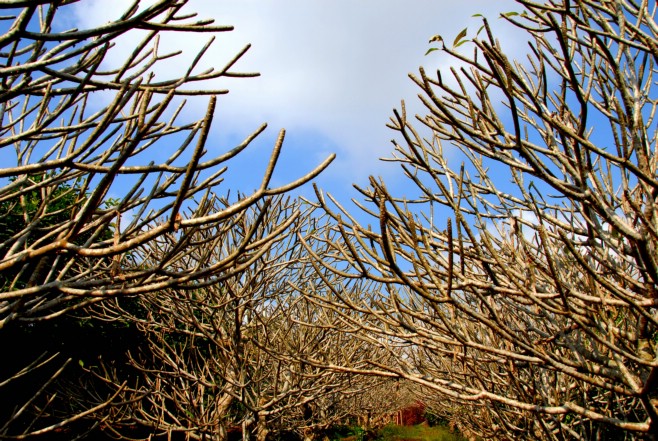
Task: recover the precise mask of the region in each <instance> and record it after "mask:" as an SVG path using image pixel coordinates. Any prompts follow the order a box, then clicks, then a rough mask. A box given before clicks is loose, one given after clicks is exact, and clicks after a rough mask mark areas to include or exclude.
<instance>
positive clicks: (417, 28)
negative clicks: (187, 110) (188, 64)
mask: <svg viewBox="0 0 658 441" xmlns="http://www.w3.org/2000/svg"><path fill="white" fill-rule="evenodd" d="M131 3H132V0H121V1H117V0H114V1H111V2H110V1H105V0H96V1H93V0H92V1H86V2H81V3H79V4H78V5H79V6H77V7H76V11H77V20H78V21H79V22H81V23H82V25H83V26H90V25H93V24H97V23H102V22H105V21H107V20H109V19H111V18H114V17H117V16H118V15H119V14H120V13H121V12H122V11H123V10H125V8H126V7H127V6H128V5H129V4H131ZM512 8H513V3H512V2H511V1H509V0H505V1H503V0H499V1H497V2H492V1H490V0H467V1H465V2H460V3H458V4H457V5H456V4H455V2H454V1H452V0H413V1H401V0H331V1H329V0H315V1H308V0H277V1H274V0H230V1H229V0H216V1H211V0H192V1H191V2H190V4H189V5H188V6H187V10H189V11H197V12H198V13H199V17H200V18H208V17H212V18H214V19H215V21H216V24H221V25H234V26H235V31H233V32H230V33H225V34H220V35H218V37H217V41H216V42H215V43H214V45H213V49H212V50H211V52H210V53H208V55H207V56H206V58H205V59H206V64H205V66H208V65H210V64H211V63H212V64H216V65H218V67H221V66H222V65H223V63H225V62H226V61H227V60H228V59H230V57H231V56H232V55H233V54H234V53H235V52H237V51H238V50H239V49H240V48H242V47H243V46H244V45H246V44H247V43H251V44H252V45H253V46H252V48H251V50H250V51H249V52H248V53H247V54H246V55H245V57H244V58H243V59H242V60H240V62H239V63H238V64H237V65H236V66H235V68H234V70H238V71H258V72H260V73H261V77H259V78H252V79H237V80H232V79H231V80H223V81H221V87H228V88H229V89H230V90H231V93H230V94H229V95H228V96H225V97H222V98H221V100H220V105H219V110H218V121H217V127H219V128H220V130H221V131H222V133H223V136H226V137H227V138H225V139H228V138H231V137H234V138H236V139H237V138H242V137H244V136H245V135H246V134H247V133H248V132H249V131H250V130H252V129H254V128H255V127H257V126H258V125H260V124H261V123H262V122H268V123H269V124H270V126H271V127H273V128H274V130H273V133H275V132H276V131H277V130H278V129H279V128H283V127H285V128H286V129H287V130H288V131H289V133H294V132H296V131H299V132H303V133H305V134H309V135H313V134H315V135H317V138H318V140H322V141H321V142H319V144H321V146H329V147H333V148H335V150H337V151H336V153H337V154H338V161H339V164H338V166H334V168H333V170H331V171H330V172H329V175H331V176H332V179H334V180H335V179H343V180H344V181H345V184H346V185H349V183H351V182H354V181H359V182H361V183H363V182H365V181H366V176H367V175H368V174H379V173H380V172H381V170H382V167H383V166H382V165H381V164H380V163H379V162H378V158H379V157H383V156H390V152H391V150H392V146H391V144H390V142H389V140H390V139H391V138H392V137H393V136H394V133H393V132H391V131H390V130H389V129H387V128H386V127H385V124H386V123H387V121H388V118H389V117H390V115H391V114H392V112H391V111H392V109H393V108H394V107H399V102H400V100H401V99H405V100H407V101H413V100H414V97H415V95H416V94H417V90H416V89H415V86H414V85H413V84H412V82H411V81H410V80H409V79H408V78H407V74H408V73H409V72H416V71H417V68H418V66H420V65H423V64H424V65H426V66H431V67H432V68H436V67H441V66H439V61H437V60H439V58H438V57H437V56H436V55H435V54H437V53H436V52H435V53H433V54H432V55H429V56H428V57H425V56H424V53H425V51H426V50H427V49H428V48H429V45H428V40H429V38H430V37H431V36H433V35H435V34H442V35H444V36H445V38H446V40H447V41H450V40H451V39H452V38H454V37H455V36H456V35H457V34H458V33H459V31H460V30H461V29H463V28H464V27H466V26H469V28H471V29H472V32H475V30H476V29H477V27H478V26H479V22H478V20H476V19H474V18H472V17H471V16H472V15H473V14H475V13H482V14H483V15H485V16H489V17H495V16H497V14H498V13H499V12H500V11H504V10H509V9H512ZM492 21H495V20H492ZM170 36H171V35H170ZM131 40H132V41H134V39H131ZM204 42H205V40H199V36H196V35H193V34H188V35H183V36H181V35H176V36H175V39H171V38H165V39H163V42H162V46H163V47H167V48H169V47H171V48H172V49H175V48H182V49H184V50H185V51H186V55H185V57H183V58H182V60H190V59H191V57H192V56H193V55H194V51H193V48H194V47H200V46H201V45H202V44H203V43H204ZM129 44H131V42H129V41H124V42H123V43H122V44H121V45H120V46H119V47H118V49H117V51H115V52H117V54H116V55H117V57H118V58H117V60H118V59H120V56H121V53H122V52H123V51H125V50H127V45H129ZM132 44H134V43H132ZM184 65H185V63H184V62H182V61H181V59H178V60H177V61H175V63H174V64H170V65H168V66H169V67H167V68H166V69H175V67H176V66H184ZM443 67H445V66H443ZM166 69H161V70H159V71H158V74H159V75H166ZM411 109H414V107H411ZM202 111H203V110H202V109H201V105H199V110H198V112H199V113H201V112H202ZM308 144H309V149H310V150H311V151H309V152H308V154H309V155H312V156H316V155H317V154H318V151H317V149H318V146H317V144H318V143H316V142H314V140H313V138H312V137H309V138H308ZM314 149H315V150H314ZM319 150H320V151H322V152H323V153H324V148H323V147H319ZM296 151H297V150H296ZM297 154H302V155H303V154H305V153H304V152H303V150H299V151H297ZM302 171H305V170H301V171H300V172H302ZM292 177H296V176H292Z"/></svg>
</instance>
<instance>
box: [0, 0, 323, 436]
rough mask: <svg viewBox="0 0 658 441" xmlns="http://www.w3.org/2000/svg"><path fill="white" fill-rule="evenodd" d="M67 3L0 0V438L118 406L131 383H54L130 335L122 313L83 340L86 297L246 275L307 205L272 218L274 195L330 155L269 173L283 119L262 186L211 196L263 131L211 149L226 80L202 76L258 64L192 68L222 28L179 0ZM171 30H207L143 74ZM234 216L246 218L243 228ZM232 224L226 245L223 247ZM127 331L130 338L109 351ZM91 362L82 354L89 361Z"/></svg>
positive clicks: (191, 288) (150, 338)
mask: <svg viewBox="0 0 658 441" xmlns="http://www.w3.org/2000/svg"><path fill="white" fill-rule="evenodd" d="M73 3H75V2H71V1H52V2H45V1H44V2H0V9H1V10H2V14H0V15H1V16H2V23H3V29H6V32H5V33H4V35H2V37H0V57H1V58H2V61H1V62H0V66H1V67H0V79H1V81H2V87H1V89H0V113H1V121H2V125H1V126H0V155H1V158H2V159H1V162H2V168H0V206H1V207H2V211H1V212H0V229H1V230H2V233H1V235H0V273H1V274H2V276H1V277H0V282H1V286H0V339H1V340H2V341H3V343H2V344H3V353H4V355H3V357H2V358H3V360H5V361H6V362H3V363H2V367H0V375H1V376H0V388H3V389H4V390H2V391H0V393H2V396H3V397H9V396H12V397H14V398H13V399H11V400H10V399H5V398H3V399H2V400H0V401H2V404H3V405H2V409H1V415H0V436H3V437H6V436H25V435H28V434H38V433H44V432H48V431H50V432H53V431H55V430H60V426H62V425H63V424H65V423H67V422H69V423H70V422H73V421H75V420H79V419H83V418H86V417H89V416H91V415H94V414H98V413H102V412H101V411H105V415H113V413H112V411H111V410H108V409H114V408H116V406H115V405H118V404H119V403H121V397H122V396H123V392H125V390H126V388H129V387H133V388H134V387H135V385H134V384H131V383H130V382H123V383H122V384H120V385H119V387H118V388H113V387H110V386H107V387H99V388H94V387H92V386H90V384H91V383H85V381H87V380H88V378H87V377H84V376H83V377H80V382H81V384H79V386H80V390H81V391H83V392H85V391H86V392H89V394H88V395H90V396H91V397H92V398H90V402H89V403H86V404H85V406H83V407H79V406H78V404H80V403H81V402H82V401H79V400H78V401H75V400H74V401H75V402H76V403H77V404H76V405H73V404H72V403H68V400H67V394H74V391H73V390H72V389H69V390H62V389H61V387H60V388H59V389H58V388H57V387H56V385H57V384H68V385H69V386H70V387H71V388H72V387H73V386H71V383H70V381H71V378H75V377H76V376H78V375H79V374H80V372H79V369H78V368H79V366H78V365H82V366H85V358H88V357H89V355H90V352H89V350H91V353H92V354H99V353H100V355H103V350H102V349H101V348H103V347H104V345H107V344H109V342H115V341H116V340H117V339H118V337H117V336H118V335H119V334H121V333H122V332H124V331H125V330H126V329H128V330H129V332H128V333H129V334H130V335H132V336H135V335H138V331H139V329H137V328H136V327H135V325H134V324H131V323H130V322H129V318H130V317H125V318H124V319H121V318H119V319H120V320H119V321H118V322H112V323H110V324H109V325H107V324H106V325H102V329H103V330H102V331H100V332H98V335H97V336H98V337H99V338H100V337H103V338H102V339H100V340H98V341H95V342H92V343H90V344H89V345H88V346H87V347H83V346H84V345H83V344H82V341H84V340H85V338H84V337H81V336H80V335H81V334H89V333H91V332H94V331H93V330H92V329H91V327H92V326H94V329H99V326H101V325H99V324H98V323H97V322H96V321H94V317H93V316H88V314H90V313H89V309H88V308H89V307H90V306H92V305H95V304H98V303H100V302H103V301H105V300H107V299H117V301H118V299H121V301H122V302H124V303H125V302H127V304H128V305H129V306H130V307H133V308H139V302H138V301H137V300H134V301H132V302H130V301H129V299H130V298H132V297H134V296H144V297H148V296H149V295H150V294H152V293H158V292H168V291H171V290H175V291H176V292H177V293H178V295H180V296H185V295H188V296H189V295H191V294H185V293H191V292H197V291H198V290H201V289H206V288H207V287H211V286H216V287H218V286H220V285H219V284H221V283H222V282H223V281H226V280H231V279H232V278H236V277H237V278H240V274H242V272H243V271H245V269H247V268H249V267H250V266H251V265H252V264H253V263H254V262H257V261H258V260H259V259H261V258H262V256H263V254H264V253H266V252H267V250H269V248H270V246H271V245H272V244H273V243H275V242H276V241H277V240H278V238H279V236H281V235H282V234H283V232H284V231H287V230H288V229H289V227H290V226H291V225H292V224H293V223H294V222H295V221H296V219H297V218H298V217H299V215H300V213H301V211H300V210H299V209H297V208H295V207H290V208H287V209H286V210H287V211H286V217H285V218H283V217H281V216H279V215H278V214H277V215H276V216H273V217H268V216H269V214H268V213H269V212H270V210H271V209H272V206H273V204H274V205H276V204H279V203H280V202H274V203H273V202H272V201H271V198H272V197H275V196H276V195H279V194H282V193H284V192H286V191H288V190H290V189H293V188H295V187H298V186H299V185H302V184H303V183H305V182H307V181H309V180H310V179H312V178H313V177H314V176H315V175H317V174H318V173H319V172H320V171H321V170H322V169H324V168H325V167H326V165H327V164H328V162H329V161H330V160H331V158H328V159H327V161H325V162H324V163H322V164H320V165H319V166H318V167H317V168H316V169H315V170H313V171H310V172H309V173H308V174H306V175H304V176H302V177H300V178H299V180H297V181H294V182H292V183H290V184H287V185H284V186H280V187H277V186H275V185H273V184H271V183H270V179H271V177H272V173H273V171H274V168H275V165H276V163H277V159H278V156H279V153H280V151H281V147H282V143H283V132H281V134H280V136H279V138H278V140H277V142H276V145H275V146H274V147H273V149H272V154H271V159H270V161H269V165H268V166H267V168H266V169H265V170H264V171H263V178H262V183H261V184H260V186H259V187H258V188H257V189H256V190H255V191H253V192H252V193H251V194H245V195H241V196H240V197H238V198H232V199H231V200H227V199H226V198H218V197H217V196H216V194H215V192H216V191H217V187H218V185H219V184H220V183H221V182H222V180H223V176H224V174H225V172H226V164H227V163H228V161H229V160H230V159H231V158H233V157H234V156H236V155H237V154H239V153H240V152H241V151H243V150H244V149H245V148H247V147H248V146H249V144H250V143H251V142H252V141H253V140H254V139H255V138H256V137H257V136H258V135H259V134H261V133H262V132H263V131H264V130H265V126H262V127H260V128H258V129H257V130H255V131H254V132H253V133H251V134H250V135H249V136H247V137H246V139H245V141H244V142H243V143H241V144H240V145H237V146H231V147H230V148H227V149H224V151H223V152H221V151H220V154H219V155H218V156H209V154H208V151H207V149H206V147H205V143H206V139H207V136H208V133H209V130H210V125H211V123H212V121H213V117H214V110H215V103H216V101H217V98H216V96H217V95H220V94H223V93H225V92H226V91H225V90H213V89H209V88H208V84H209V83H208V82H207V81H209V80H213V79H219V78H222V77H232V78H234V77H250V76H254V75H255V74H251V73H238V72H236V71H235V70H234V65H235V64H236V62H237V61H238V60H239V59H240V57H242V55H243V54H244V53H245V52H246V50H247V48H245V49H244V50H242V51H240V52H239V53H238V54H236V55H235V57H234V58H233V59H229V60H226V61H225V63H224V64H223V65H220V66H219V68H216V69H214V70H213V69H210V70H206V71H200V70H199V69H198V68H197V65H198V64H199V61H200V60H201V58H202V57H203V55H204V53H205V52H206V51H207V48H208V47H209V45H210V44H212V42H213V39H214V36H215V35H216V34H219V33H222V32H225V31H229V30H231V28H230V27H226V26H215V25H214V24H213V22H212V20H198V19H197V18H195V16H194V15H193V14H189V13H188V12H189V11H187V12H186V11H185V10H184V9H183V8H184V7H185V4H186V1H179V0H160V1H157V2H153V3H152V4H151V5H150V6H148V7H144V8H140V7H139V4H138V2H135V4H133V5H132V6H131V7H130V8H129V9H128V10H126V11H125V12H124V13H123V15H121V16H120V18H118V19H116V20H115V21H111V22H108V23H106V24H104V25H102V26H99V27H97V28H94V29H82V30H78V29H67V30H59V28H60V27H61V26H62V23H65V22H66V20H65V19H64V18H63V17H66V16H67V14H71V11H70V10H68V9H69V8H72V7H73V6H74V5H72V4H73ZM137 30H139V31H141V33H137V32H136V31H137ZM165 32H173V33H193V34H196V35H198V36H199V37H200V38H202V37H204V35H207V36H208V43H207V44H206V45H205V46H204V47H203V48H202V49H201V50H200V51H199V52H198V53H197V54H196V56H195V57H194V58H193V61H192V62H191V64H190V65H189V66H188V68H187V69H186V70H184V69H181V70H179V71H178V72H179V74H180V76H177V77H173V78H171V77H164V78H161V77H159V76H158V75H155V74H153V72H154V70H155V69H156V68H157V66H158V65H159V64H160V63H161V62H162V61H163V60H165V59H166V58H170V57H172V56H175V55H176V54H170V53H161V52H160V51H159V45H158V43H159V36H160V34H162V33H165ZM128 33H130V39H131V40H133V41H134V42H135V43H134V45H133V48H132V49H134V50H132V51H129V52H127V53H126V54H125V58H124V61H123V63H121V64H120V65H118V66H113V64H112V63H111V62H109V60H108V54H109V53H111V52H112V50H113V49H112V46H113V45H114V42H115V41H117V40H118V39H120V38H123V37H125V36H126V35H127V34H128ZM202 81H204V82H203V83H201V82H202ZM191 95H194V96H197V97H199V96H200V97H206V102H207V111H206V114H205V116H204V117H203V118H202V119H200V120H198V121H184V118H182V117H181V110H182V108H183V105H184V101H183V100H181V99H180V97H185V96H191ZM197 99H201V98H197ZM222 191H225V190H223V189H222ZM277 210H278V207H277ZM277 213H279V211H277ZM263 223H264V224H265V226H266V227H265V228H264V229H263ZM241 224H244V225H245V226H246V228H247V230H245V231H243V232H242V234H241V235H237V234H236V233H235V232H234V228H235V226H236V225H241ZM259 228H261V230H259V231H261V234H258V235H255V234H254V232H255V231H256V230H258V229H259ZM229 237H230V238H231V239H232V241H231V246H230V248H228V247H227V248H224V246H223V241H225V240H226V239H227V238H229ZM216 289H221V288H216ZM179 306H180V307H184V306H185V307H186V306H189V305H186V304H185V305H184V304H183V303H182V302H181V304H180V305H179ZM140 311H142V310H140ZM148 314H151V312H148ZM76 317H77V318H76ZM104 318H105V319H107V318H108V317H104ZM83 319H84V320H83ZM65 327H66V328H67V329H68V331H66V332H63V331H62V332H60V331H61V330H62V329H64V328H65ZM161 328H165V325H164V324H163V325H162V326H161ZM56 329H58V330H60V331H55V330H56ZM52 332H57V333H56V334H55V335H56V337H55V338H52V339H51V335H50V334H51V333H52ZM154 335H155V334H148V333H147V334H143V333H142V334H141V337H139V338H141V339H142V340H141V342H145V344H153V346H151V348H150V352H157V350H159V349H160V348H161V347H160V346H155V344H158V342H156V341H154V339H155V338H156V337H154ZM165 337H166V336H165ZM126 338H128V337H126ZM58 340H59V341H58ZM119 340H120V339H119ZM159 343H161V344H164V343H165V342H159ZM166 343H168V344H171V342H170V341H166ZM23 345H29V347H28V348H27V349H26V348H24V347H23ZM137 346H138V343H137V342H136V341H133V342H129V343H127V344H126V345H125V347H119V348H117V353H125V350H126V348H132V349H133V350H135V348H136V347H137ZM92 348H93V350H92ZM163 350H164V349H163ZM108 351H109V348H108ZM10 352H11V353H10ZM104 355H105V357H106V358H108V353H107V352H106V353H105V354H104ZM79 357H82V358H79ZM124 357H125V356H124ZM76 358H79V360H76ZM122 360H123V358H122ZM86 361H87V365H86V366H85V367H88V366H89V363H92V364H97V363H98V362H96V363H93V360H86ZM109 361H111V360H109ZM115 361H116V360H115ZM196 374H200V373H196ZM101 376H102V375H101ZM133 376H134V375H133ZM131 378H133V377H131ZM90 381H91V380H90ZM147 386H148V385H147ZM150 392H151V389H148V390H147V392H146V393H144V394H142V396H140V397H137V398H136V399H137V400H138V401H141V400H142V399H144V397H149V396H150V395H149V393H150ZM171 393H175V392H173V391H172V392H171ZM62 395H63V397H62ZM62 398H63V399H62ZM58 403H59V404H60V405H58ZM117 412H118V411H117ZM107 418H109V419H108V421H106V422H105V424H111V423H112V418H110V417H107ZM101 422H103V420H100V419H99V420H96V421H95V423H96V424H100V423H101ZM66 436H70V434H69V435H66Z"/></svg>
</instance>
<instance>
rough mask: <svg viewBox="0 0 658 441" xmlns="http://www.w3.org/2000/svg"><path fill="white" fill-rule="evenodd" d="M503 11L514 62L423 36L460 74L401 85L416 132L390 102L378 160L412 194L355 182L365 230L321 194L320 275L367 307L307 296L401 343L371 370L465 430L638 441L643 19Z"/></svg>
mask: <svg viewBox="0 0 658 441" xmlns="http://www.w3.org/2000/svg"><path fill="white" fill-rule="evenodd" d="M517 3H518V6H519V7H520V8H522V10H523V11H524V12H523V13H521V14H507V15H506V16H505V17H504V18H505V19H506V20H507V21H508V22H509V23H511V24H512V25H514V26H516V27H518V28H520V29H523V30H525V31H526V32H527V35H528V37H529V51H528V56H527V59H525V60H523V61H522V62H516V61H514V60H511V59H510V58H509V57H508V56H507V55H506V53H505V51H504V49H503V47H501V45H500V44H499V42H498V41H497V40H496V38H495V37H494V35H493V34H492V31H491V29H490V27H489V25H488V23H487V22H486V21H484V26H483V28H482V30H481V32H480V33H479V36H478V37H477V38H474V39H473V40H468V37H467V36H463V35H462V36H460V37H459V38H458V39H457V40H456V41H455V46H454V47H450V46H446V45H445V44H444V43H443V42H442V40H440V39H439V38H436V39H435V44H437V45H439V46H440V47H439V49H441V50H442V51H443V52H444V53H446V54H448V55H449V56H451V57H452V59H453V60H456V61H458V62H459V63H461V64H463V66H464V67H463V68H460V69H452V70H451V71H450V72H448V73H446V72H438V73H437V74H436V75H432V74H429V73H427V72H425V71H424V70H421V71H420V74H419V75H417V76H416V75H414V76H412V80H413V81H414V82H415V83H416V84H417V85H418V87H419V88H420V90H421V92H422V94H421V100H422V102H423V104H424V105H425V108H426V114H424V115H421V116H418V117H417V121H416V123H415V125H416V126H418V125H420V126H422V127H424V129H425V130H426V133H427V134H424V133H423V132H422V131H421V130H419V129H417V128H416V127H415V126H414V124H412V121H411V119H410V118H408V115H407V113H406V111H405V107H404V105H403V106H402V108H401V110H400V111H396V112H395V115H394V117H393V118H392V120H391V123H390V127H391V128H392V129H394V130H396V131H397V132H398V133H399V135H400V137H401V140H402V142H401V144H398V143H396V144H395V156H394V157H393V158H392V159H391V160H392V161H396V162H399V163H400V164H401V166H402V168H403V170H404V172H405V174H406V176H407V177H408V178H409V179H410V180H411V182H413V184H414V185H415V188H416V189H417V190H418V195H417V196H411V195H410V196H408V197H407V198H398V197H395V196H394V195H393V194H392V192H391V191H390V190H389V189H388V188H387V186H386V185H385V184H384V183H383V182H382V181H381V180H376V179H374V178H373V179H371V181H370V182H371V185H370V187H369V188H366V189H362V190H361V191H362V193H363V195H364V196H365V198H366V202H365V204H364V205H363V209H364V210H365V212H366V213H368V214H369V215H371V216H372V217H373V218H374V222H375V223H376V224H377V226H378V228H371V227H364V226H362V225H360V224H359V223H358V222H356V220H355V219H354V218H353V217H350V215H349V213H348V212H347V211H346V210H344V209H343V208H342V207H340V205H338V204H336V203H334V204H330V201H328V200H325V198H324V196H323V195H322V194H320V193H319V197H320V203H321V204H322V206H323V207H324V209H325V210H326V211H327V213H329V214H330V215H331V217H332V218H333V219H334V220H335V222H336V223H337V226H336V227H335V228H334V232H333V233H327V234H326V238H325V241H326V243H327V244H329V245H328V246H327V251H325V252H324V253H323V254H322V255H319V254H318V255H316V257H317V265H318V267H319V268H320V270H319V272H320V273H325V272H326V271H333V274H334V275H335V277H341V278H343V279H344V280H352V282H349V283H356V282H354V280H357V279H358V278H366V279H369V280H371V281H374V282H376V283H379V284H381V291H380V293H379V294H377V295H372V294H371V295H364V291H363V290H354V291H350V290H341V291H340V292H338V290H337V291H336V292H335V297H334V299H333V300H331V302H328V301H326V300H322V299H320V297H319V296H315V295H314V294H313V293H312V292H310V293H309V294H308V295H309V296H310V297H312V298H315V299H317V301H318V302H325V303H327V305H326V306H327V307H329V308H332V309H334V310H336V309H338V310H341V311H345V312H344V313H345V314H349V313H348V312H346V311H359V315H358V316H357V315H352V316H351V317H352V323H351V324H350V326H351V327H352V328H353V329H355V330H356V331H358V332H359V333H361V334H362V335H369V336H370V337H368V338H370V339H374V338H375V337H373V336H374V335H379V336H380V341H382V342H385V341H389V342H390V344H391V348H392V349H391V350H392V351H398V350H399V349H393V345H403V344H406V345H407V346H406V347H407V349H406V350H405V351H404V352H402V356H400V357H398V359H397V361H396V363H394V364H389V365H376V364H374V363H373V364H372V365H371V369H375V368H376V370H378V371H379V372H380V373H381V374H383V375H397V376H399V377H402V378H406V379H410V380H413V381H415V382H416V383H418V384H420V385H422V386H423V387H425V388H426V390H431V391H434V393H436V399H435V400H433V401H434V403H435V404H436V403H444V404H441V406H442V412H443V413H444V414H445V415H446V416H447V415H450V417H451V418H454V419H455V420H456V422H455V423H456V424H457V425H458V426H459V427H462V428H466V429H468V430H469V431H470V432H471V433H472V434H474V435H479V436H482V437H485V438H496V437H498V438H518V437H521V436H523V437H528V438H537V439H564V438H573V439H592V438H594V437H599V436H600V437H605V436H616V437H622V438H623V437H634V436H650V434H652V433H656V431H657V429H656V424H658V422H657V421H658V414H657V399H658V397H657V396H656V392H655V391H656V390H658V383H657V382H656V381H657V378H658V369H657V368H658V361H657V360H658V358H657V357H656V353H657V352H656V351H657V344H656V338H657V337H656V336H657V335H658V333H657V332H658V330H657V326H658V315H657V313H656V311H657V309H656V308H657V307H658V303H657V302H658V300H657V294H656V293H657V292H658V291H657V290H656V281H657V280H658V270H657V268H658V265H657V261H656V239H657V237H658V236H657V231H658V229H657V228H656V226H657V224H656V219H657V217H656V216H657V214H658V212H657V211H656V195H657V194H658V181H656V176H657V175H656V172H657V170H656V164H657V163H656V151H655V149H656V139H657V131H656V121H655V119H654V118H655V111H656V108H657V98H656V92H655V73H656V60H657V57H658V46H657V45H656V43H655V42H656V37H657V35H656V32H657V29H658V27H657V26H656V21H655V13H656V11H655V5H654V4H652V3H647V2H634V1H621V0H611V1H604V2H589V1H585V0H577V1H561V0H558V1H548V2H542V3H534V2H531V1H526V0H518V1H517ZM464 48H470V49H472V50H473V52H471V53H470V54H469V53H467V52H466V50H465V49H464ZM448 77H450V78H448ZM500 100H502V103H501V102H500ZM455 147H456V149H455ZM448 149H450V152H448ZM456 151H457V152H458V153H455V152H456ZM451 156H457V157H459V158H460V159H463V160H464V163H463V165H462V166H461V167H460V166H459V165H457V166H456V167H455V166H453V164H452V162H451V161H450V160H449V158H450V157H451ZM334 202H335V201H334ZM309 249H310V247H309ZM326 256H331V257H330V259H327V258H326ZM325 281H326V282H327V283H331V282H330V278H329V277H325ZM345 283H348V282H345ZM360 283H363V282H360ZM364 370H366V369H364Z"/></svg>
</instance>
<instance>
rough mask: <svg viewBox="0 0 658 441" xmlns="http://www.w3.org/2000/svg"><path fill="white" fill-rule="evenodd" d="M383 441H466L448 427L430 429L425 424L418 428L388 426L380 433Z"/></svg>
mask: <svg viewBox="0 0 658 441" xmlns="http://www.w3.org/2000/svg"><path fill="white" fill-rule="evenodd" d="M378 435H379V436H378V437H377V439H378V440H381V441H464V438H462V437H461V436H459V435H457V434H455V433H452V432H450V430H449V429H448V428H446V427H442V426H434V427H430V426H428V425H425V424H419V425H417V426H394V425H388V426H385V427H383V428H382V429H381V430H380V431H379V434H378Z"/></svg>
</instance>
